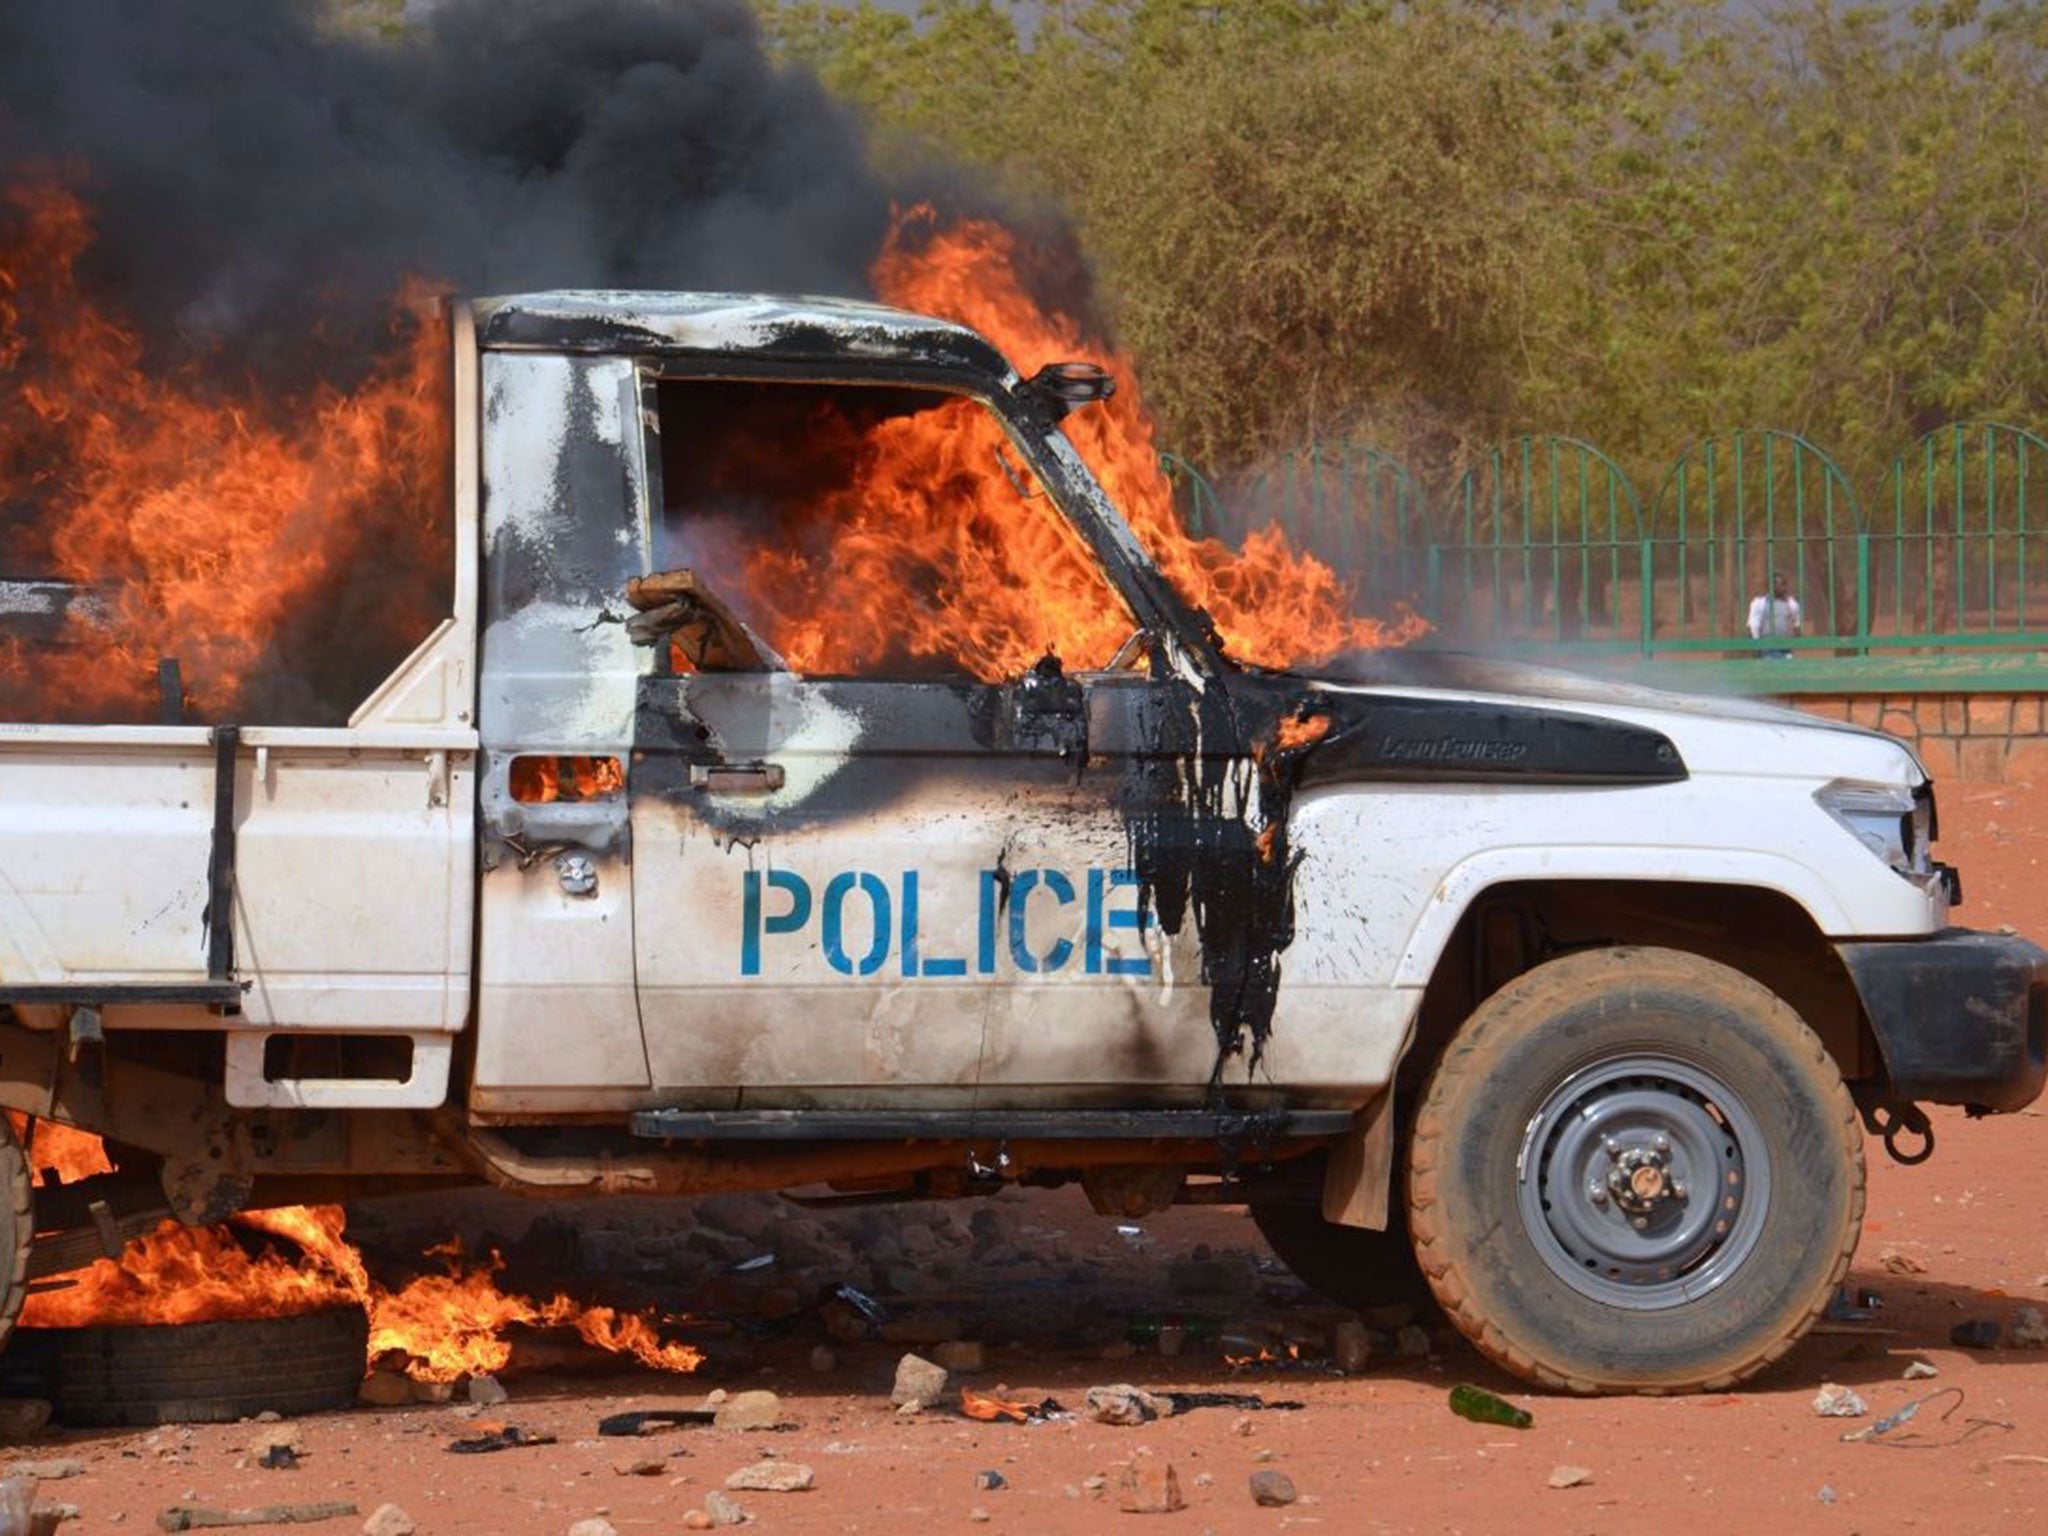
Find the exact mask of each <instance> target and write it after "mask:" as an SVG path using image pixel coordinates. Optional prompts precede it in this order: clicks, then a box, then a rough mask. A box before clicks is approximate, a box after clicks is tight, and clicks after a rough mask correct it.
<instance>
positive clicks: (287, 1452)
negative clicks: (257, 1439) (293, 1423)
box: [256, 1445, 299, 1472]
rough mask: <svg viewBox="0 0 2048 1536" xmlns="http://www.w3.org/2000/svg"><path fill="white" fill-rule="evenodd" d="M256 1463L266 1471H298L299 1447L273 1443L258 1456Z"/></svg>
mask: <svg viewBox="0 0 2048 1536" xmlns="http://www.w3.org/2000/svg"><path fill="white" fill-rule="evenodd" d="M256 1465H257V1466H259V1467H261V1468H262V1469H263V1470H264V1471H266V1472H296V1471H298V1470H299V1453H298V1449H297V1448H296V1447H294V1446H290V1445H273V1446H272V1447H271V1448H270V1449H269V1450H267V1451H265V1452H264V1453H263V1454H262V1455H261V1456H259V1457H257V1458H256Z"/></svg>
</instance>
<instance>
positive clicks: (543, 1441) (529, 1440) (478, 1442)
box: [448, 1424, 555, 1456]
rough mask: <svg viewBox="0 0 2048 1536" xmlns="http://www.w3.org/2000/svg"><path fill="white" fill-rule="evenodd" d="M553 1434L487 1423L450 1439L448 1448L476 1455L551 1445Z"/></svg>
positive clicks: (513, 1425)
mask: <svg viewBox="0 0 2048 1536" xmlns="http://www.w3.org/2000/svg"><path fill="white" fill-rule="evenodd" d="M554 1443H555V1437H554V1436H553V1435H537V1434H534V1433H533V1432H531V1431H530V1430H524V1429H521V1428H520V1427H519V1426H518V1425H517V1424H488V1425H483V1426H480V1427H479V1430H478V1433H476V1434H474V1435H470V1436H468V1437H467V1438H465V1439H462V1440H451V1441H449V1442H448V1449H449V1450H451V1451H454V1452H456V1453H457V1454H458V1455H465V1456H477V1455H484V1454H487V1453H488V1452H491V1451H510V1450H516V1449H518V1448H520V1447H523V1446H529V1445H553V1444H554Z"/></svg>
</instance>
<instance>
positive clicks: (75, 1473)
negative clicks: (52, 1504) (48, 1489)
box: [0, 1456, 85, 1483]
mask: <svg viewBox="0 0 2048 1536" xmlns="http://www.w3.org/2000/svg"><path fill="white" fill-rule="evenodd" d="M0 1476H6V1477H32V1478H34V1479H35V1480H36V1481H37V1482H39V1483H55V1482H61V1481H63V1480H64V1479H65V1478H67V1477H83V1476H85V1463H84V1462H82V1461H80V1460H78V1459H77V1458H76V1457H74V1456H65V1457H61V1458H59V1459H57V1460H53V1461H10V1462H9V1463H8V1464H7V1470H6V1472H5V1473H0Z"/></svg>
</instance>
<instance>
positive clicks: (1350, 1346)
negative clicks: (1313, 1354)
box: [1330, 1317, 1372, 1376]
mask: <svg viewBox="0 0 2048 1536" xmlns="http://www.w3.org/2000/svg"><path fill="white" fill-rule="evenodd" d="M1330 1357H1331V1359H1333V1360H1335V1361H1336V1362H1337V1369H1338V1370H1340V1371H1342V1372H1344V1374H1345V1375H1347V1376H1356V1375H1357V1374H1358V1373H1359V1372H1360V1371H1362V1370H1364V1369H1365V1367H1366V1362H1367V1361H1369V1360H1371V1359H1372V1332H1371V1330H1370V1329H1368V1328H1367V1327H1366V1326H1365V1324H1363V1323H1361V1322H1360V1321H1359V1320H1358V1319H1357V1318H1355V1317H1347V1318H1345V1319H1344V1321H1343V1322H1341V1323H1339V1324H1338V1325H1337V1326H1336V1327H1335V1328H1332V1329H1331V1330H1330Z"/></svg>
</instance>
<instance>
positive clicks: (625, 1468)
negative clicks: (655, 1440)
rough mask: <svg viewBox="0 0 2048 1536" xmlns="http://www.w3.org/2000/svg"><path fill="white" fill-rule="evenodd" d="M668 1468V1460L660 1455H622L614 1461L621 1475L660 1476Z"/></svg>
mask: <svg viewBox="0 0 2048 1536" xmlns="http://www.w3.org/2000/svg"><path fill="white" fill-rule="evenodd" d="M667 1470H668V1462H667V1461H665V1460H664V1459H663V1458H661V1457H659V1456H620V1457H618V1458H616V1459H615V1460H614V1461H613V1462H612V1471H614V1472H616V1473H617V1474H618V1475H619V1476H620V1477H659V1476H661V1474H662V1473H664V1472H666V1471H667Z"/></svg>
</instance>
